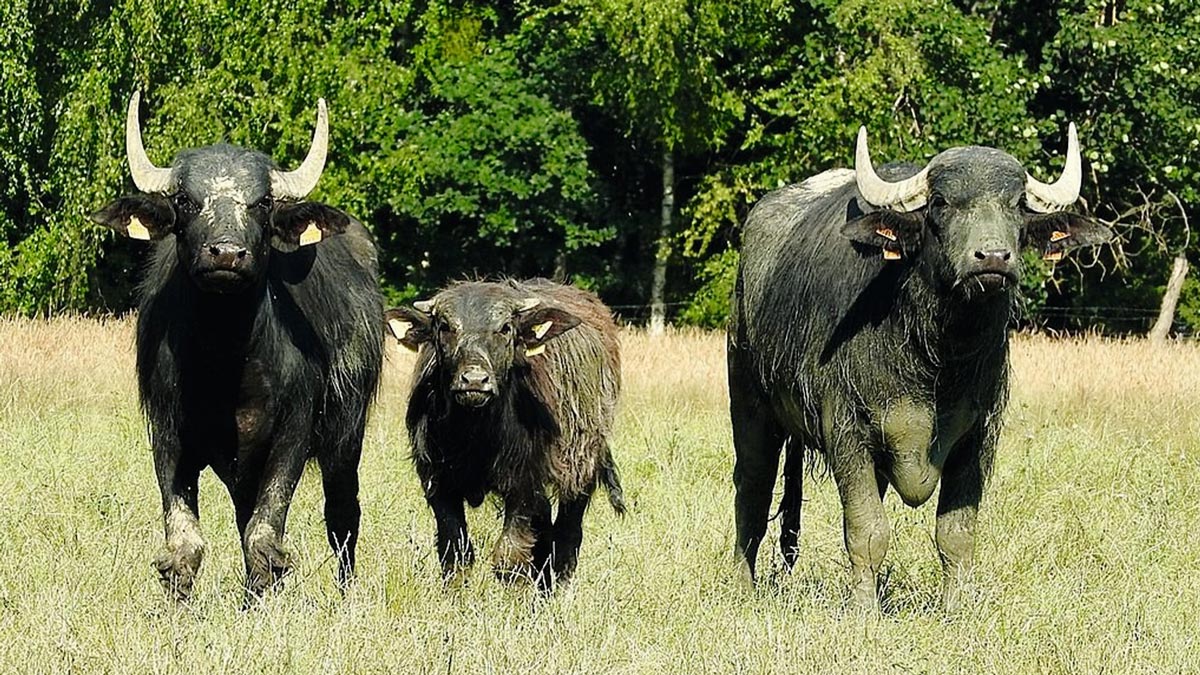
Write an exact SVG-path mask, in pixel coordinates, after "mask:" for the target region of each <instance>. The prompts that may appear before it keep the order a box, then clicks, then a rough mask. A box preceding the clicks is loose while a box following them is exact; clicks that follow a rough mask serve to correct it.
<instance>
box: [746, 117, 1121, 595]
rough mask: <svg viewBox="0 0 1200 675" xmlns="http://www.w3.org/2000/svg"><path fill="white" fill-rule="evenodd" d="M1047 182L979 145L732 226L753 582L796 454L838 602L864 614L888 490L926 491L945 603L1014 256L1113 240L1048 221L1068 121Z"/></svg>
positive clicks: (962, 543)
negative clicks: (825, 484)
mask: <svg viewBox="0 0 1200 675" xmlns="http://www.w3.org/2000/svg"><path fill="white" fill-rule="evenodd" d="M1068 135H1069V141H1068V150H1067V161H1066V166H1065V168H1064V170H1063V174H1062V176H1061V177H1060V178H1059V180H1058V181H1056V182H1055V183H1053V184H1046V183H1042V182H1039V181H1038V180H1036V179H1035V178H1033V177H1032V176H1029V175H1028V174H1027V173H1026V172H1025V170H1024V169H1022V167H1021V165H1020V163H1018V162H1017V160H1015V159H1014V158H1012V157H1011V156H1009V155H1008V154H1005V153H1004V152H1001V151H999V150H995V149H992V148H983V147H962V148H954V149H952V150H947V151H945V152H943V153H941V154H939V155H937V156H936V157H934V158H933V159H932V160H931V161H930V162H929V164H928V166H926V167H925V168H923V169H921V168H919V167H917V166H914V165H912V164H892V165H887V166H883V167H881V168H880V169H879V172H878V173H876V170H875V169H874V167H873V166H872V164H871V157H870V153H869V151H868V149H867V137H866V129H862V130H860V132H859V136H858V146H857V152H856V157H855V168H854V170H853V171H850V170H844V169H843V170H833V171H827V172H825V173H822V174H819V175H817V176H814V177H812V178H809V179H808V180H806V181H804V182H803V183H800V184H796V185H790V186H788V187H784V188H782V189H779V190H776V191H775V192H772V193H770V194H768V195H767V196H765V197H764V198H763V199H762V200H761V201H760V202H758V204H757V205H755V207H754V209H753V210H752V211H751V213H750V215H749V216H748V218H747V220H746V223H745V225H744V228H743V242H744V243H743V249H742V256H741V262H740V264H739V267H738V272H737V278H736V284H735V290H734V298H733V303H734V304H733V311H732V319H731V321H730V326H729V333H728V365H729V395H730V412H731V415H732V421H733V435H734V447H735V453H736V466H735V468H734V475H733V480H734V485H735V488H736V498H735V511H736V527H737V552H738V553H739V554H740V556H741V558H742V560H744V571H745V573H746V574H748V575H749V577H750V579H753V576H754V566H755V558H756V556H757V553H758V548H759V544H760V543H761V541H762V538H763V535H764V533H765V532H766V524H767V515H768V510H769V509H770V502H771V491H772V486H773V485H774V481H775V477H776V473H777V470H778V465H779V458H780V453H781V449H782V448H786V449H787V452H786V461H785V463H784V468H783V475H784V479H783V482H784V487H783V496H782V498H781V501H780V521H781V528H782V534H781V536H780V546H781V548H782V551H783V557H784V561H785V564H786V565H787V566H788V567H789V568H790V567H791V566H792V565H793V564H794V563H795V560H796V556H797V550H796V542H797V537H798V535H799V528H800V508H801V501H802V500H801V493H802V474H803V465H804V462H805V454H806V452H808V451H812V452H814V453H817V454H820V455H821V456H822V457H823V458H824V461H825V463H826V465H827V466H828V467H829V469H830V472H831V473H832V475H833V478H834V481H835V482H836V484H837V488H838V492H839V495H840V497H841V501H842V507H843V526H844V534H845V544H846V549H847V551H848V552H849V556H850V568H851V574H852V577H853V580H852V584H853V600H854V601H855V602H856V604H858V605H861V606H866V607H877V606H878V598H877V595H876V593H877V588H876V574H877V572H878V571H879V568H880V565H881V564H882V562H883V557H884V553H885V552H886V551H887V547H888V538H889V530H888V523H887V520H886V518H885V514H884V510H883V506H882V502H883V496H884V494H885V492H886V491H887V488H888V486H889V485H891V486H892V487H893V488H894V489H895V491H896V492H897V493H898V494H899V495H900V497H901V499H903V500H904V502H905V503H906V504H908V505H910V506H914V507H915V506H918V505H920V504H923V503H924V502H925V501H926V500H928V499H929V497H930V496H931V495H932V494H933V492H934V489H935V488H936V487H937V486H938V484H939V481H940V483H941V492H940V495H939V497H938V505H937V528H936V541H937V549H938V553H939V555H940V556H941V560H942V565H943V570H944V585H943V594H942V598H943V603H944V604H945V605H946V606H947V607H948V608H952V607H953V606H954V605H955V604H956V601H957V599H958V597H959V594H960V589H961V586H962V583H963V581H964V580H965V579H966V578H967V576H968V574H969V572H970V569H971V565H972V559H973V554H974V528H975V516H976V511H977V509H978V507H979V501H980V498H981V496H982V494H983V489H984V482H985V480H986V478H987V476H988V473H989V471H990V469H991V466H992V459H993V455H994V452H995V447H996V439H997V435H998V433H999V430H1000V418H1001V414H1002V412H1003V410H1004V404H1005V399H1006V395H1007V388H1008V386H1007V380H1008V329H1007V327H1008V323H1009V319H1010V315H1011V314H1012V307H1013V299H1014V298H1013V294H1014V292H1015V289H1016V287H1017V282H1018V279H1019V275H1020V272H1021V270H1020V259H1021V258H1020V256H1019V255H1018V253H1019V251H1020V248H1021V247H1022V246H1025V247H1030V248H1032V249H1034V250H1037V251H1040V252H1041V253H1042V254H1043V255H1044V256H1045V257H1046V258H1048V259H1052V260H1057V259H1058V258H1060V257H1062V254H1063V252H1064V251H1065V250H1066V249H1069V248H1073V247H1076V246H1085V245H1091V244H1097V243H1101V242H1104V241H1107V240H1108V239H1109V238H1110V237H1111V232H1109V230H1108V229H1107V228H1105V227H1103V226H1101V225H1099V224H1097V223H1095V222H1094V221H1092V220H1090V219H1088V218H1085V217H1082V216H1080V215H1077V214H1075V213H1070V212H1068V211H1065V210H1063V209H1066V208H1067V207H1069V206H1071V205H1072V204H1073V203H1074V202H1075V201H1076V200H1077V199H1078V198H1079V188H1080V183H1081V178H1082V171H1081V167H1080V155H1079V145H1078V140H1077V138H1076V133H1075V127H1074V125H1072V126H1071V127H1070V130H1069V134H1068Z"/></svg>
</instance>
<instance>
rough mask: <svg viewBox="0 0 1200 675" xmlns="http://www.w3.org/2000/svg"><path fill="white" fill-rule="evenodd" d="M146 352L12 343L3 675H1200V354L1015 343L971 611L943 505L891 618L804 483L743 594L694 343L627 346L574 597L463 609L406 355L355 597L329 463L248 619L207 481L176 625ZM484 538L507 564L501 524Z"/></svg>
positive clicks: (899, 538) (708, 395)
mask: <svg viewBox="0 0 1200 675" xmlns="http://www.w3.org/2000/svg"><path fill="white" fill-rule="evenodd" d="M132 332H133V331H132V326H131V324H130V323H129V322H126V321H113V322H107V323H102V322H95V321H90V320H84V319H55V320H52V321H49V322H31V321H13V320H0V542H2V543H3V547H2V548H0V671H3V672H62V671H65V670H75V671H84V672H94V671H110V672H204V673H208V672H223V671H238V672H259V671H268V670H269V671H273V672H279V671H298V672H310V671H317V670H322V671H335V672H494V671H500V672H508V671H517V670H521V671H527V672H538V673H541V672H546V673H559V672H600V671H603V672H617V673H626V672H628V673H640V672H656V671H657V672H681V671H690V672H732V671H750V672H809V671H816V670H818V669H822V670H830V669H832V670H834V671H837V672H872V673H876V672H880V671H885V672H1014V673H1016V672H1021V673H1023V672H1087V673H1090V672H1100V671H1109V672H1112V671H1116V672H1188V671H1195V670H1197V669H1200V638H1198V637H1197V630H1196V626H1197V625H1200V581H1198V580H1197V579H1198V576H1200V575H1197V572H1198V571H1200V569H1198V567H1200V562H1198V561H1200V537H1198V536H1197V535H1196V533H1197V532H1200V510H1198V508H1200V507H1198V506H1197V504H1200V480H1197V478H1196V476H1197V475H1198V474H1200V416H1198V415H1197V414H1196V410H1197V401H1200V346H1197V345H1168V346H1163V347H1154V346H1151V345H1148V344H1145V343H1143V342H1112V341H1103V340H1094V339H1093V340H1083V341H1051V340H1047V339H1042V338H1029V337H1020V338H1018V340H1017V342H1016V344H1015V348H1014V359H1013V370H1014V377H1013V398H1012V404H1011V406H1010V414H1009V416H1008V423H1007V427H1006V431H1005V434H1004V437H1003V440H1002V445H1001V449H1000V458H999V461H998V465H997V468H996V475H995V477H994V479H993V482H992V487H991V491H990V493H989V497H988V500H987V502H986V504H985V510H984V513H983V516H982V518H981V523H980V540H979V545H978V558H979V569H978V579H977V585H976V589H975V593H974V598H973V601H972V602H970V603H969V605H968V606H967V607H966V608H965V609H964V610H963V611H962V612H961V613H960V614H958V615H956V616H953V617H946V616H944V615H942V614H941V613H939V612H938V611H937V609H936V593H937V580H938V565H937V561H936V556H935V554H934V550H933V544H932V542H931V531H932V516H933V514H932V506H931V505H927V506H926V507H924V508H921V509H919V510H911V509H907V508H905V507H903V506H902V505H900V504H899V503H898V501H897V500H895V499H894V498H893V499H890V500H889V515H890V518H891V520H892V526H893V537H892V546H891V551H890V552H889V554H888V567H887V591H886V601H885V611H884V613H883V614H882V615H880V616H862V615H859V614H857V613H854V612H852V611H850V610H848V609H847V608H846V607H845V598H846V585H845V584H846V577H845V571H844V562H843V560H844V553H843V552H842V548H841V531H840V530H841V525H840V513H839V511H838V507H837V500H836V496H835V491H834V490H833V487H832V485H831V484H830V483H829V482H828V481H825V480H818V481H810V482H809V485H808V486H807V487H808V494H807V495H806V497H807V499H808V502H807V504H806V508H805V521H804V527H805V530H804V534H803V536H802V539H801V546H802V549H803V550H802V554H801V560H800V564H799V565H798V567H797V570H796V571H795V572H794V573H793V574H791V575H787V574H784V573H782V572H781V571H780V564H779V561H778V560H777V559H767V558H766V557H764V559H763V561H762V563H761V565H762V567H763V571H764V572H765V574H764V577H765V579H764V582H763V583H762V584H761V586H760V588H758V589H757V590H755V591H752V592H748V591H744V590H741V589H739V588H738V587H737V585H736V584H735V575H734V574H733V565H732V561H731V556H730V555H729V553H728V550H729V547H730V541H731V529H732V514H731V505H732V488H731V485H730V479H729V477H730V471H731V465H732V457H731V456H732V452H731V447H730V446H731V443H730V437H729V425H728V418H727V413H726V410H725V406H726V392H725V377H724V353H723V352H724V345H723V339H722V337H721V336H719V335H715V334H704V333H691V332H681V333H675V334H672V335H670V336H669V337H668V338H666V339H664V340H651V339H649V338H647V337H646V336H645V335H643V334H639V333H628V334H626V336H625V340H624V350H625V351H624V354H625V362H624V373H625V383H626V396H625V399H624V401H623V407H622V412H621V418H620V422H619V425H618V433H617V438H616V439H615V447H616V452H617V458H618V461H619V462H620V463H621V466H622V469H623V473H624V480H625V483H626V486H627V489H628V493H629V496H630V497H631V499H632V505H633V508H632V513H631V514H630V516H629V517H627V518H625V519H624V520H618V519H617V518H616V517H614V516H613V515H612V514H611V513H610V512H609V511H608V509H607V508H606V507H604V506H603V505H602V504H600V503H598V504H597V508H595V509H594V510H593V511H592V512H591V513H590V514H589V517H588V519H587V521H586V538H585V541H584V549H583V555H582V558H581V564H580V569H579V576H578V579H577V581H576V583H575V584H573V585H572V586H571V587H569V588H567V589H564V591H563V592H561V593H559V594H558V595H556V596H555V597H553V598H550V599H548V600H543V599H539V598H537V597H535V596H534V595H533V594H531V593H530V592H529V591H528V590H527V589H523V588H507V587H503V586H501V585H499V584H498V583H496V582H495V581H494V580H493V579H492V578H491V577H490V575H489V574H487V573H486V569H484V568H480V569H477V570H475V572H474V573H473V574H472V575H471V576H470V578H469V579H468V581H467V583H466V585H465V586H463V587H461V588H454V589H449V590H443V589H442V588H441V587H440V585H439V584H438V583H437V581H436V571H435V570H436V564H435V560H434V554H433V550H432V540H433V523H432V518H431V516H430V515H429V514H428V513H427V511H426V509H425V507H424V504H423V502H422V499H421V497H420V491H419V488H418V486H417V485H416V480H415V479H414V476H413V472H412V470H411V467H410V465H409V463H408V461H407V457H406V451H407V450H406V447H405V443H404V442H403V440H402V439H403V430H402V420H401V411H402V409H403V404H404V400H403V397H404V392H403V382H404V379H405V378H406V377H407V368H408V365H409V364H410V363H411V361H410V357H409V356H408V355H407V354H404V353H401V352H399V351H398V350H395V349H394V348H389V349H390V351H389V364H388V367H387V373H386V384H385V386H384V388H383V391H382V392H381V395H380V400H379V403H378V406H377V408H376V412H375V414H374V417H373V419H372V422H371V427H370V430H369V433H368V438H367V446H366V449H365V455H364V461H363V468H362V473H363V502H364V538H363V542H362V547H361V549H360V552H361V561H362V564H361V569H360V578H359V580H358V583H357V584H356V585H355V587H354V588H353V589H352V590H351V591H350V593H349V594H348V595H347V596H346V597H345V598H340V597H339V596H338V594H337V592H336V591H335V590H334V588H333V583H332V579H331V577H332V569H331V562H332V561H331V560H330V559H329V556H328V553H327V550H326V546H325V542H324V535H323V530H322V527H321V521H320V499H321V498H320V489H319V480H317V477H316V475H315V474H316V472H315V469H313V470H310V471H309V472H308V474H306V476H305V479H304V481H303V482H302V484H301V485H300V488H299V490H298V492H297V496H296V500H295V503H294V506H293V509H292V515H291V520H290V523H289V533H288V539H289V542H290V544H291V545H292V546H293V548H294V549H295V550H296V551H297V554H298V559H299V566H298V569H297V573H296V574H295V575H294V576H293V577H292V578H291V580H290V582H289V584H288V586H287V588H286V589H285V590H283V591H282V592H280V593H277V594H275V595H274V596H272V597H270V598H268V599H267V601H266V603H265V604H264V605H263V606H262V607H260V608H258V609H256V610H253V611H249V612H240V611H238V609H237V605H238V600H239V597H240V595H239V593H240V579H241V569H240V555H239V552H238V549H237V544H236V534H235V532H234V528H233V522H232V512H231V508H230V506H229V503H228V498H227V497H226V496H225V495H224V491H223V489H222V488H221V486H220V484H219V483H218V482H217V481H216V480H215V479H214V478H213V477H212V476H211V474H205V476H204V478H203V479H202V482H201V492H202V495H201V510H202V514H203V520H204V527H205V534H206V536H207V538H208V541H209V544H210V553H209V556H208V558H207V559H206V560H205V563H204V568H203V570H202V573H201V577H200V580H199V582H198V588H197V597H196V599H195V600H194V601H193V602H192V603H191V604H190V605H187V606H178V607H177V606H173V605H171V604H169V603H167V602H166V601H165V600H164V598H163V597H162V594H161V592H160V591H159V589H158V587H157V582H156V581H155V579H154V576H153V574H152V572H151V568H150V564H149V560H150V557H151V556H152V554H153V553H154V551H155V550H156V548H157V547H158V546H159V545H160V537H161V534H160V530H159V520H158V518H159V514H158V513H157V508H158V507H157V497H156V494H157V490H156V488H155V486H154V480H153V472H152V470H151V462H150V457H149V452H148V445H147V439H146V431H145V424H144V422H143V420H142V417H141V414H140V412H139V411H138V409H137V405H136V397H135V392H134V384H133V365H132V361H133V355H132V340H133V337H132ZM470 518H471V521H472V527H473V528H474V532H475V534H476V537H477V538H478V543H480V544H481V545H483V546H487V545H489V544H490V542H491V541H492V540H493V539H494V537H495V534H496V530H497V523H496V518H495V509H494V507H492V506H489V505H485V506H484V508H481V509H479V510H477V511H475V512H474V513H472V514H471V516H470ZM772 543H773V542H772Z"/></svg>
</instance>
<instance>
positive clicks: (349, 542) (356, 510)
mask: <svg viewBox="0 0 1200 675" xmlns="http://www.w3.org/2000/svg"><path fill="white" fill-rule="evenodd" d="M361 454H362V433H361V431H360V433H359V434H358V435H357V436H356V437H355V439H354V441H352V442H351V443H348V444H347V446H346V447H344V448H342V449H341V451H340V452H336V453H332V454H321V455H319V456H318V458H317V462H318V463H319V464H320V466H321V486H322V488H323V490H324V492H325V535H326V538H328V540H329V546H330V548H332V549H333V554H334V555H336V556H337V559H338V571H337V583H338V588H341V589H345V588H346V584H348V583H349V582H350V579H351V578H352V577H353V576H354V552H355V548H356V547H357V546H358V528H359V521H360V519H361V517H362V508H361V506H360V505H359V503H358V460H359V457H360V455H361Z"/></svg>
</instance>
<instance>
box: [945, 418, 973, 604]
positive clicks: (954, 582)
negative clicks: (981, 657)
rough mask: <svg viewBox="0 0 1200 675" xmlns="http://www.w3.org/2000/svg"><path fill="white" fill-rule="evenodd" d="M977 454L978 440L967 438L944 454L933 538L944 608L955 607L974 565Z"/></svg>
mask: <svg viewBox="0 0 1200 675" xmlns="http://www.w3.org/2000/svg"><path fill="white" fill-rule="evenodd" d="M973 438H975V439H977V438H978V436H974V437H973ZM979 456H980V448H979V444H978V441H977V440H972V439H968V440H967V442H966V443H964V444H962V445H960V446H959V447H958V448H956V450H955V452H953V453H951V455H950V457H948V458H947V461H946V466H945V468H944V469H943V472H942V487H941V493H940V494H939V495H938V505H937V529H936V535H935V539H936V542H937V549H938V556H939V557H940V558H941V560H942V574H943V577H942V606H943V607H944V608H945V609H946V611H954V610H955V609H957V607H958V604H959V601H960V597H961V594H962V589H963V586H964V585H965V584H966V583H967V582H968V581H969V579H970V576H971V569H972V567H973V566H974V559H975V517H976V514H977V513H978V512H979V501H980V499H981V498H982V497H983V470H982V469H981V467H980V464H979Z"/></svg>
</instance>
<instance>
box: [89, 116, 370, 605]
mask: <svg viewBox="0 0 1200 675" xmlns="http://www.w3.org/2000/svg"><path fill="white" fill-rule="evenodd" d="M138 99H139V95H138V93H136V92H135V93H134V94H133V96H132V98H131V99H130V101H129V110H128V117H127V118H126V122H125V137H126V153H127V155H128V159H129V167H130V172H131V173H132V174H133V181H134V184H135V185H136V186H137V189H138V190H139V192H138V193H137V194H133V195H130V196H126V197H121V198H119V199H117V200H116V201H114V202H112V203H111V204H109V205H108V206H106V207H105V208H104V209H102V210H101V211H99V212H98V213H96V214H95V215H94V216H93V218H94V219H95V220H96V221H97V222H99V223H101V224H103V225H107V226H108V227H111V228H113V229H114V230H116V231H117V232H120V233H121V234H124V235H126V236H129V237H131V238H134V239H143V240H149V241H151V242H153V244H152V246H153V249H152V251H151V252H150V257H149V264H148V269H147V270H146V274H145V279H144V280H143V282H142V284H141V286H140V289H139V296H140V302H139V305H138V320H137V377H138V391H139V393H140V397H141V403H142V408H143V409H144V410H145V413H146V415H147V417H148V418H149V421H150V436H151V444H152V446H153V454H154V467H155V472H156V473H157V475H158V483H159V488H160V490H161V491H162V506H163V520H164V525H165V530H166V549H165V550H164V551H163V552H162V553H161V554H160V555H159V556H158V557H157V558H156V559H155V565H156V566H157V568H158V571H159V573H160V575H161V578H162V582H163V584H164V585H165V587H166V588H167V589H168V592H170V593H173V594H175V595H176V596H178V597H180V598H186V597H188V596H189V595H190V594H191V591H192V584H193V580H194V579H195V576H196V572H197V570H198V569H199V567H200V560H201V557H202V554H203V551H204V546H205V544H204V539H203V538H202V537H201V534H200V522H199V520H200V514H199V511H198V510H197V500H196V492H197V480H198V478H199V475H200V472H201V471H202V470H203V469H204V468H205V467H209V466H211V467H212V469H213V471H214V472H216V474H217V476H218V477H219V478H220V479H221V481H222V482H224V483H225V486H226V487H227V488H228V489H229V493H230V496H231V497H232V499H233V506H234V510H235V512H236V517H237V527H238V532H239V533H240V534H241V537H242V549H243V552H244V555H245V562H246V589H247V591H248V595H247V598H248V599H249V598H252V597H253V596H255V595H258V594H261V592H262V591H263V590H264V589H265V588H266V587H267V586H269V585H270V584H271V583H273V582H274V581H275V580H277V579H279V578H280V577H281V576H282V575H283V574H284V573H285V572H286V571H287V570H288V569H289V567H290V561H289V556H288V554H287V552H286V549H285V547H284V543H283V534H284V521H285V519H286V517H287V511H288V505H289V503H290V502H291V498H292V493H293V491H294V490H295V488H296V483H297V481H298V480H299V479H300V474H301V472H302V471H303V469H304V465H305V462H306V461H307V460H308V459H309V458H312V457H315V458H316V460H317V462H318V464H319V465H320V467H321V475H322V481H323V484H324V491H325V524H326V527H327V534H328V538H329V544H330V545H331V546H332V547H333V549H334V551H335V554H336V555H337V557H338V561H339V566H338V581H339V583H345V582H346V581H347V579H348V578H349V577H350V575H351V574H352V572H353V569H354V550H355V544H356V543H357V541H358V531H359V514H360V511H359V503H358V461H359V455H360V454H361V449H362V439H363V426H364V424H365V421H366V416H367V408H368V405H369V404H370V402H371V399H372V397H373V396H374V392H375V389H376V384H377V382H378V379H379V371H380V367H381V362H382V351H383V344H382V342H383V340H382V336H381V335H380V326H382V325H383V303H382V299H381V297H380V294H379V290H378V287H377V282H376V276H377V274H376V267H377V263H376V252H375V245H374V243H373V241H372V239H371V237H370V235H369V234H368V233H367V231H366V229H365V228H364V227H363V226H362V225H361V224H360V223H358V222H357V221H355V220H353V219H351V218H350V217H349V216H347V215H346V214H345V213H343V212H341V211H339V210H337V209H335V208H332V207H329V206H326V205H324V204H320V203H317V202H306V201H303V200H304V197H305V196H306V195H307V194H308V193H309V192H310V191H311V190H312V189H313V188H314V187H315V186H316V184H317V180H318V179H319V178H320V177H321V173H322V171H323V169H324V165H325V155H326V150H327V146H328V137H329V122H328V116H327V113H326V109H325V102H324V101H323V100H322V101H319V103H318V116H317V128H316V132H315V133H314V134H313V141H312V145H311V147H310V149H309V152H308V156H307V157H306V158H305V160H304V163H303V164H301V166H300V167H299V168H298V169H296V170H294V171H286V172H285V171H281V170H279V169H278V168H276V167H275V166H274V164H273V163H272V162H271V160H270V158H269V157H267V156H266V155H264V154H262V153H260V152H254V151H251V150H244V149H242V148H238V147H234V146H231V145H212V146H208V147H205V148H200V149H196V150H188V151H186V152H182V153H180V154H179V155H178V157H176V159H175V162H174V163H173V164H172V166H170V167H168V168H160V167H156V166H154V164H152V163H151V162H150V159H149V158H148V157H147V155H146V151H145V149H144V148H143V146H142V138H141V131H140V128H139V125H138Z"/></svg>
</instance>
